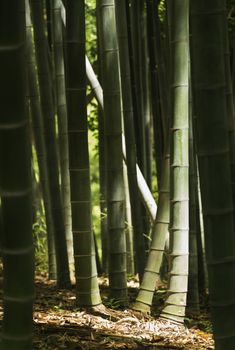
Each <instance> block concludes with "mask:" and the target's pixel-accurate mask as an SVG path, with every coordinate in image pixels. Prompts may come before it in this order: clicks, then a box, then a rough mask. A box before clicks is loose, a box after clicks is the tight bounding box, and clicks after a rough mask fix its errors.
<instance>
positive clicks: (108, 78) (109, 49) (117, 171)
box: [97, 0, 127, 304]
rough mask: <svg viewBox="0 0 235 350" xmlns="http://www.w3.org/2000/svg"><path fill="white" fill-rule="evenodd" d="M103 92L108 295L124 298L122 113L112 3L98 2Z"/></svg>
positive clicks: (111, 0) (124, 301)
mask: <svg viewBox="0 0 235 350" xmlns="http://www.w3.org/2000/svg"><path fill="white" fill-rule="evenodd" d="M97 10H98V20H99V28H100V49H101V60H102V81H103V89H104V118H105V119H104V127H105V129H104V131H105V138H106V152H107V153H106V155H107V164H106V166H107V210H108V237H109V283H110V294H111V296H112V297H114V298H118V299H120V300H121V301H122V302H123V303H124V304H125V303H126V298H127V284H126V239H125V192H124V181H123V163H122V119H121V118H122V113H121V101H120V76H119V60H118V51H117V49H118V43H117V35H116V23H115V9H114V0H98V1H97Z"/></svg>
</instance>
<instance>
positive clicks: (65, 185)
mask: <svg viewBox="0 0 235 350" xmlns="http://www.w3.org/2000/svg"><path fill="white" fill-rule="evenodd" d="M63 45H64V44H63V27H62V18H61V0H53V1H52V47H53V52H54V55H53V57H54V66H55V84H56V103H57V120H58V132H59V151H60V169H61V191H62V202H63V212H64V225H65V235H66V246H67V251H68V259H69V270H70V278H71V279H73V278H74V258H73V236H72V218H71V204H70V179H69V146H68V126H67V122H68V121H67V119H68V118H67V105H66V90H65V74H64V47H63Z"/></svg>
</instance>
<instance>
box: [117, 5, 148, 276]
mask: <svg viewBox="0 0 235 350" xmlns="http://www.w3.org/2000/svg"><path fill="white" fill-rule="evenodd" d="M115 12H116V24H117V34H118V44H119V59H120V74H121V87H122V108H123V122H124V130H125V149H126V151H125V153H126V156H125V159H126V164H127V172H128V184H129V191H130V201H131V216H132V224H133V231H134V241H135V252H136V265H137V271H138V273H139V276H140V279H141V278H142V275H143V271H144V266H145V260H146V258H145V242H144V236H143V232H144V231H143V221H142V217H141V205H140V197H139V194H138V182H137V170H136V161H137V159H136V142H135V132H134V114H133V102H132V93H131V75H130V63H129V47H128V33H127V20H126V3H125V0H124V1H123V0H116V1H115Z"/></svg>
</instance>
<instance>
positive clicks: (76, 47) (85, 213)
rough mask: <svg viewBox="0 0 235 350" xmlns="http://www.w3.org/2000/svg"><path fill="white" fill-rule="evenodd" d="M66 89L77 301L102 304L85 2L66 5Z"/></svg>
mask: <svg viewBox="0 0 235 350" xmlns="http://www.w3.org/2000/svg"><path fill="white" fill-rule="evenodd" d="M66 54H67V70H66V92H67V106H68V135H69V169H70V186H71V207H72V231H73V242H74V259H75V277H76V294H77V303H78V305H79V306H82V307H95V306H98V305H100V304H101V298H100V292H99V286H98V278H97V267H96V259H95V245H94V236H93V230H92V220H91V188H90V164H89V151H88V130H87V110H86V63H85V4H84V0H70V1H68V2H67V4H66Z"/></svg>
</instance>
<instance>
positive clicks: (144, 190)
mask: <svg viewBox="0 0 235 350" xmlns="http://www.w3.org/2000/svg"><path fill="white" fill-rule="evenodd" d="M86 74H87V78H88V80H89V83H90V85H91V87H92V89H93V91H94V93H95V97H96V99H97V101H98V103H99V105H100V106H101V108H102V109H103V108H104V101H103V89H102V87H101V85H100V83H99V81H98V79H97V77H96V75H95V73H94V71H93V68H92V66H91V64H90V61H89V59H88V58H87V57H86ZM122 138H123V142H122V152H123V158H124V160H126V149H125V138H124V135H123V136H122ZM136 172H137V183H138V189H139V194H140V196H141V199H142V202H143V204H144V206H145V208H146V210H147V211H148V214H149V217H150V219H151V221H152V222H154V220H155V218H156V213H157V205H156V202H155V199H154V198H153V195H152V193H151V191H150V189H149V187H148V185H147V183H146V181H145V179H144V176H143V174H142V172H141V170H140V168H139V166H138V164H136Z"/></svg>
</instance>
